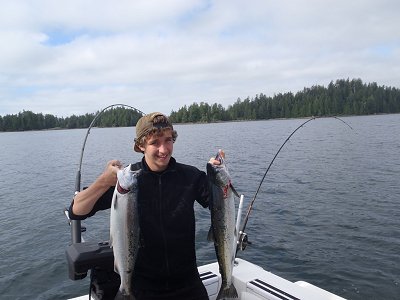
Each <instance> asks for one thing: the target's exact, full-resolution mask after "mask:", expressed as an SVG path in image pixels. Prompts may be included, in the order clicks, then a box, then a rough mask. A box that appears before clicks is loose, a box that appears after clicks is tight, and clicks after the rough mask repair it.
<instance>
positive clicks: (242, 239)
mask: <svg viewBox="0 0 400 300" xmlns="http://www.w3.org/2000/svg"><path fill="white" fill-rule="evenodd" d="M249 244H251V242H249V238H248V236H247V233H245V232H243V231H239V239H238V241H237V250H240V251H244V249H246V247H247V245H249Z"/></svg>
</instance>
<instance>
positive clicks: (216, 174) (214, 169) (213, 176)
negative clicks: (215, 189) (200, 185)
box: [207, 156, 231, 187]
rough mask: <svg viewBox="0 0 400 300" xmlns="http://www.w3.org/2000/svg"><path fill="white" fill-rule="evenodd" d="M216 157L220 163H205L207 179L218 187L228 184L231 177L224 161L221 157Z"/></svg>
mask: <svg viewBox="0 0 400 300" xmlns="http://www.w3.org/2000/svg"><path fill="white" fill-rule="evenodd" d="M216 159H217V160H219V161H220V163H221V164H219V165H215V164H212V163H207V176H208V178H209V181H211V182H212V183H214V184H216V185H217V186H220V187H225V186H228V185H229V184H230V181H231V177H230V175H229V172H228V169H227V167H226V164H225V161H224V159H223V158H222V157H221V158H220V159H219V158H218V156H217V157H216Z"/></svg>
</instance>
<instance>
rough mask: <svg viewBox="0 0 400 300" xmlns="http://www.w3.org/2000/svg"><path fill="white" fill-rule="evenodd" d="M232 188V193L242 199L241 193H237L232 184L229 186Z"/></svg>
mask: <svg viewBox="0 0 400 300" xmlns="http://www.w3.org/2000/svg"><path fill="white" fill-rule="evenodd" d="M229 185H230V186H231V189H232V192H233V193H234V194H235V196H236V197H238V198H240V195H239V193H238V192H237V191H236V189H235V188H234V187H233V185H232V183H230V184H229Z"/></svg>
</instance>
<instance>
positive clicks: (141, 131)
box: [134, 112, 174, 152]
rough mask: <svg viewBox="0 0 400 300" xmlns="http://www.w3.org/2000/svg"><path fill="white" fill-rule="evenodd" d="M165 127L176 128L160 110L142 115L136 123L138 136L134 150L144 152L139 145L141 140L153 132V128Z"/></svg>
mask: <svg viewBox="0 0 400 300" xmlns="http://www.w3.org/2000/svg"><path fill="white" fill-rule="evenodd" d="M160 117H161V118H160ZM163 128H170V129H171V130H174V127H173V126H172V123H171V122H170V121H169V119H168V117H167V116H166V115H164V114H162V113H160V112H153V113H150V114H147V115H144V116H143V117H141V118H140V119H139V121H138V122H137V123H136V138H135V146H134V150H135V151H136V152H142V150H140V148H139V145H138V144H139V143H140V140H141V139H142V138H143V137H145V136H146V135H148V134H149V133H151V132H152V131H153V130H160V129H163Z"/></svg>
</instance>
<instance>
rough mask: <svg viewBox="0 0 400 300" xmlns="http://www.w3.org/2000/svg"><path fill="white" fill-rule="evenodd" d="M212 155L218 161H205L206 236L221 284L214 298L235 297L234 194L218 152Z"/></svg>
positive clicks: (229, 178) (236, 295)
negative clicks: (207, 195) (211, 244)
mask: <svg viewBox="0 0 400 300" xmlns="http://www.w3.org/2000/svg"><path fill="white" fill-rule="evenodd" d="M216 159H218V160H219V161H220V163H221V164H220V165H214V164H211V163H208V164H207V177H208V180H209V185H210V196H211V199H210V211H211V228H210V231H209V235H208V239H209V240H212V241H214V246H215V251H216V255H217V260H218V264H219V269H220V274H221V277H222V286H221V289H220V291H219V293H218V296H217V299H223V298H237V297H238V294H237V291H236V288H235V286H234V285H233V282H232V272H233V262H234V259H235V254H236V232H235V231H236V230H235V201H234V200H235V198H234V197H235V194H234V191H233V188H232V185H231V177H230V175H229V172H228V169H227V167H226V165H225V161H224V159H223V157H222V156H221V155H217V157H216Z"/></svg>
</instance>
